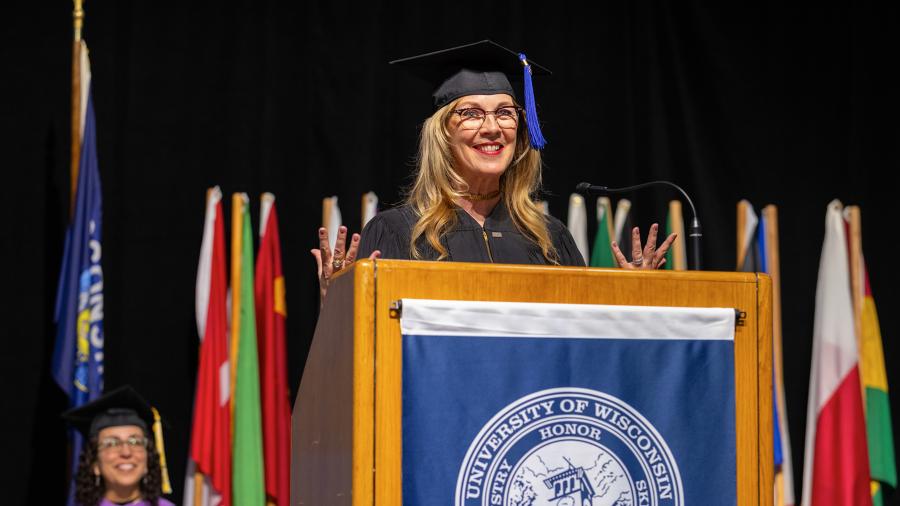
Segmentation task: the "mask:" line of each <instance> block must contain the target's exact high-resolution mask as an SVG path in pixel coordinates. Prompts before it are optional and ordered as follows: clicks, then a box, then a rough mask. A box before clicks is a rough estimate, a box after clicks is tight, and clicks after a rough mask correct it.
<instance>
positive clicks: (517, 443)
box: [401, 299, 736, 506]
mask: <svg viewBox="0 0 900 506" xmlns="http://www.w3.org/2000/svg"><path fill="white" fill-rule="evenodd" d="M401 327H402V330H403V503H404V504H405V505H407V506H409V505H430V504H454V505H455V506H475V505H479V506H486V505H497V506H501V505H502V506H524V505H533V506H538V505H553V506H600V505H603V506H606V505H610V506H612V505H617V506H623V505H633V506H638V505H654V506H668V505H678V506H681V505H697V504H716V505H729V504H735V503H736V468H735V413H734V406H735V402H734V310H733V309H728V308H724V309H723V308H666V307H636V306H589V305H572V304H533V303H496V302H464V301H425V300H409V299H406V300H404V301H403V310H402V317H401Z"/></svg>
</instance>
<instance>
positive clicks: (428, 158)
mask: <svg viewBox="0 0 900 506" xmlns="http://www.w3.org/2000/svg"><path fill="white" fill-rule="evenodd" d="M391 63H392V64H399V65H401V66H404V67H406V68H407V69H409V70H410V71H411V72H413V73H415V74H417V75H419V76H421V77H424V78H425V79H427V80H429V81H431V82H434V83H435V84H437V85H438V86H437V90H436V91H435V92H434V94H433V99H434V109H435V112H434V113H433V114H432V115H431V117H429V118H428V119H426V120H425V123H424V124H423V126H422V130H421V135H420V138H419V152H418V156H417V158H416V160H417V168H416V179H415V183H413V185H412V187H411V188H410V190H409V192H408V195H407V197H406V202H405V203H404V205H403V206H401V207H399V208H396V209H391V210H388V211H385V212H382V213H379V214H377V215H376V216H375V217H374V218H373V219H372V220H371V221H370V222H369V223H368V224H367V225H366V227H365V229H364V230H363V231H362V235H361V236H360V235H359V234H353V236H352V237H351V239H350V244H349V245H347V244H346V241H347V229H346V227H341V228H340V230H339V232H338V237H337V241H336V243H335V246H334V251H333V252H332V251H331V249H330V247H329V244H328V234H327V232H326V230H325V229H324V228H321V229H319V248H318V249H313V250H312V254H313V256H314V257H315V258H316V263H317V267H318V272H319V286H320V294H321V295H322V297H323V299H324V295H325V292H326V290H327V287H328V282H329V280H330V278H331V276H333V275H334V273H336V272H338V271H340V270H341V269H342V268H344V267H345V266H346V265H348V264H349V263H351V262H353V261H354V260H355V259H356V258H357V257H363V258H365V257H369V258H393V259H407V260H439V261H457V262H497V263H513V264H547V265H569V266H583V265H584V259H583V257H582V256H581V253H580V252H579V251H578V248H577V247H576V245H575V241H574V240H573V239H572V236H571V234H569V231H568V229H567V228H566V227H565V226H564V225H563V224H562V223H561V222H560V221H559V220H557V219H556V218H553V217H551V216H546V215H544V213H543V212H542V210H541V208H540V207H539V206H538V205H537V204H536V203H535V200H534V199H535V197H536V195H537V192H538V191H539V190H540V185H541V152H540V149H541V148H543V145H544V143H545V141H544V139H543V136H542V134H541V132H540V127H539V124H538V121H537V117H536V113H535V108H534V99H533V93H532V90H531V84H530V83H531V74H532V73H536V74H542V73H543V74H549V71H547V70H546V69H544V68H542V67H540V66H539V65H537V64H535V63H534V62H528V61H527V60H526V59H525V56H524V55H517V54H516V53H514V52H512V51H510V50H508V49H506V48H504V47H502V46H499V45H497V44H495V43H493V42H491V41H482V42H478V43H475V44H469V45H466V46H461V47H456V48H452V49H448V50H444V51H438V52H435V53H429V54H427V55H423V56H416V57H412V58H406V59H403V60H397V61H394V62H391ZM521 69H524V70H521ZM517 71H518V74H519V75H522V76H523V79H522V80H523V81H524V91H525V93H524V98H525V101H524V103H525V104H526V105H527V107H526V108H524V109H523V108H522V107H521V106H520V105H519V102H517V100H516V94H515V91H514V89H513V87H512V85H511V84H510V81H509V77H512V76H514V75H516V73H517ZM656 232H657V226H656V225H654V226H653V227H651V230H650V235H649V237H648V238H647V246H646V247H645V248H644V250H643V254H644V258H646V259H647V260H649V261H644V262H643V263H642V265H641V268H653V269H655V268H658V267H659V266H661V265H662V264H663V263H664V261H665V260H664V258H665V254H666V251H667V250H668V248H669V245H670V244H671V243H672V241H673V240H674V239H675V236H674V234H673V235H671V236H670V237H668V238H667V239H666V241H665V242H663V244H662V245H661V246H660V247H659V248H658V249H657V248H656ZM638 239H639V238H638ZM636 242H637V243H639V242H640V241H639V240H638V241H636ZM614 253H615V254H616V257H617V258H618V259H619V263H620V265H621V266H622V267H624V268H636V266H635V264H632V263H629V262H628V261H626V260H625V257H624V255H622V254H621V252H620V251H618V248H617V247H614Z"/></svg>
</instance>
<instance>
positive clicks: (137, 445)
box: [97, 436, 149, 452]
mask: <svg viewBox="0 0 900 506" xmlns="http://www.w3.org/2000/svg"><path fill="white" fill-rule="evenodd" d="M148 443H149V441H148V440H147V438H145V437H138V436H131V437H130V438H128V439H126V440H125V441H122V440H121V439H119V438H117V437H108V438H104V439H101V440H100V441H99V442H98V443H97V449H98V450H100V451H101V452H102V451H105V450H113V449H117V450H120V449H121V448H122V445H128V448H130V449H131V450H146V449H147V444H148Z"/></svg>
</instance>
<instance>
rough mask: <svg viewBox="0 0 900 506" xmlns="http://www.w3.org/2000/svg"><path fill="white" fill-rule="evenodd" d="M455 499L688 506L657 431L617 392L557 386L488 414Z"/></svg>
mask: <svg viewBox="0 0 900 506" xmlns="http://www.w3.org/2000/svg"><path fill="white" fill-rule="evenodd" d="M454 504H455V505H456V506H476V505H477V506H544V505H546V506H682V505H683V504H684V492H683V488H682V483H681V476H680V474H679V472H678V466H677V464H676V462H675V459H674V457H673V455H672V452H671V451H670V450H669V447H668V446H667V445H666V442H665V441H664V440H663V438H662V437H661V436H660V434H659V433H658V432H657V430H656V429H655V428H654V427H653V425H651V423H650V422H649V421H648V420H646V419H645V418H644V417H643V416H642V415H641V414H640V413H639V412H637V410H635V409H634V408H633V407H631V406H630V405H628V404H626V403H625V402H623V401H622V400H620V399H617V398H616V397H613V396H611V395H608V394H605V393H602V392H598V391H595V390H588V389H582V388H554V389H549V390H543V391H540V392H535V393H533V394H530V395H527V396H525V397H522V398H521V399H518V400H516V401H515V402H513V403H511V404H510V405H508V406H506V407H505V408H504V409H503V410H501V411H500V412H499V413H497V414H496V415H495V416H494V417H493V418H492V419H491V420H489V421H488V422H487V423H486V424H485V425H484V427H483V428H482V429H481V431H480V432H479V433H478V435H477V436H476V437H475V439H474V440H473V441H472V443H471V445H470V446H469V450H468V452H467V453H466V456H465V458H464V459H463V462H462V465H461V466H460V470H459V477H458V479H457V485H456V498H455V502H454Z"/></svg>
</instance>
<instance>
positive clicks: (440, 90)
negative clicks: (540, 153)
mask: <svg viewBox="0 0 900 506" xmlns="http://www.w3.org/2000/svg"><path fill="white" fill-rule="evenodd" d="M390 64H391V65H398V66H400V67H402V68H404V69H406V70H407V71H409V72H410V73H411V74H413V75H416V76H418V77H420V78H422V79H424V80H426V81H428V82H429V83H431V84H432V85H433V86H434V88H435V89H434V93H433V94H432V99H433V105H434V108H435V110H437V109H440V108H441V107H443V106H445V105H447V104H449V103H450V102H452V101H453V100H456V99H457V98H459V97H464V96H466V95H496V94H501V93H505V94H508V95H511V96H512V97H513V98H517V96H516V92H515V89H514V88H513V86H512V84H511V83H510V81H513V82H516V81H521V82H522V88H523V91H524V93H523V95H524V98H523V100H524V105H525V121H526V123H527V124H528V134H529V137H530V138H531V145H532V146H534V147H535V148H537V149H541V148H543V147H544V145H545V144H546V140H544V136H543V134H542V133H541V128H540V124H539V123H538V118H537V108H536V105H535V101H534V90H533V87H532V84H531V76H532V74H537V75H550V73H551V72H550V71H549V70H547V69H546V68H545V67H542V66H540V65H538V64H536V63H535V62H533V61H530V60H528V59H527V58H526V57H525V54H524V53H516V52H515V51H512V50H510V49H507V48H505V47H503V46H501V45H500V44H497V43H496V42H493V41H490V40H482V41H480V42H474V43H472V44H465V45H462V46H456V47H452V48H449V49H442V50H440V51H434V52H431V53H425V54H421V55H417V56H411V57H408V58H401V59H399V60H393V61H391V62H390ZM519 76H520V77H519Z"/></svg>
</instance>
